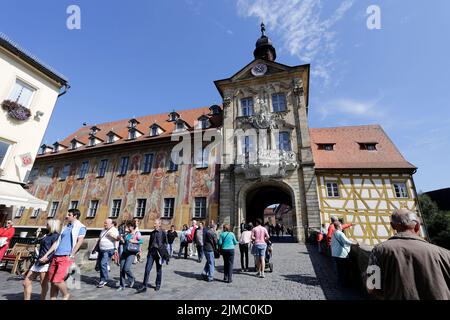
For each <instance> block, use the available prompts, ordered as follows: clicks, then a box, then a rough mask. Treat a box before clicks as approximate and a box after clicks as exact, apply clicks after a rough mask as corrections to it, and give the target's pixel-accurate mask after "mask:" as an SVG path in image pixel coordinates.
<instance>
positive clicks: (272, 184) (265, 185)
mask: <svg viewBox="0 0 450 320" xmlns="http://www.w3.org/2000/svg"><path fill="white" fill-rule="evenodd" d="M295 203H296V201H295V195H294V192H293V190H292V188H291V187H290V186H289V185H287V184H286V183H284V182H281V181H265V182H254V183H249V184H247V185H245V186H244V187H242V188H241V190H240V192H239V210H238V212H239V214H238V217H237V218H238V221H239V222H242V221H243V220H245V222H246V223H249V222H251V223H253V225H255V221H256V219H258V218H259V219H261V220H262V221H264V222H266V220H267V219H264V212H265V210H266V209H267V208H268V207H272V208H275V207H276V208H277V209H280V210H281V209H282V210H281V211H279V212H277V214H276V215H274V216H275V217H276V220H274V221H272V222H273V223H274V225H275V224H276V223H277V222H278V220H279V219H280V218H281V217H282V215H285V216H283V218H284V217H286V216H287V215H289V218H288V219H286V220H287V221H289V224H290V225H287V224H285V225H284V226H285V227H286V229H287V228H288V227H289V228H290V229H291V230H293V229H294V228H295V227H296V225H297V219H296V206H295ZM275 205H276V206H275ZM286 208H288V210H286ZM286 220H284V221H286ZM280 222H281V220H280ZM281 223H282V222H281Z"/></svg>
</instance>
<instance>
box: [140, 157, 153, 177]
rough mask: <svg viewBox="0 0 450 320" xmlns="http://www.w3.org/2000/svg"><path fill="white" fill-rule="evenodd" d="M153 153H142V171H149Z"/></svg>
mask: <svg viewBox="0 0 450 320" xmlns="http://www.w3.org/2000/svg"><path fill="white" fill-rule="evenodd" d="M153 158H154V156H153V153H148V154H145V155H144V160H143V164H142V173H150V172H151V171H152V166H153Z"/></svg>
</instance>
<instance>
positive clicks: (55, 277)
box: [40, 209, 86, 300]
mask: <svg viewBox="0 0 450 320" xmlns="http://www.w3.org/2000/svg"><path fill="white" fill-rule="evenodd" d="M80 216H81V213H80V211H79V210H78V209H70V210H69V211H68V212H67V215H66V217H65V220H66V221H68V222H69V223H68V224H67V226H66V227H65V228H64V229H63V231H62V232H61V235H60V237H59V239H58V241H56V242H55V243H54V244H53V245H52V247H51V248H50V250H48V251H47V253H46V254H45V255H44V256H43V257H42V258H41V259H40V260H41V262H42V263H45V262H46V261H48V256H49V255H50V254H51V253H52V252H55V254H54V256H53V259H52V262H51V264H50V268H49V270H48V277H49V280H50V282H51V289H50V298H51V299H52V300H55V299H56V298H57V297H58V292H61V293H62V295H63V299H64V300H68V299H69V297H70V294H69V292H68V289H67V285H66V283H65V277H66V275H67V272H68V270H69V268H70V266H71V265H72V264H73V263H74V262H75V255H76V254H77V252H78V249H79V248H80V246H81V244H82V243H83V240H84V237H85V235H86V226H84V225H83V224H82V223H81V222H80V221H78V219H79V218H80Z"/></svg>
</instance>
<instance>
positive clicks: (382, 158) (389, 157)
mask: <svg viewBox="0 0 450 320" xmlns="http://www.w3.org/2000/svg"><path fill="white" fill-rule="evenodd" d="M309 131H310V136H311V148H312V153H313V158H314V162H315V167H316V169H362V168H364V169H416V167H415V166H414V165H412V164H411V163H409V162H408V161H406V160H405V158H403V156H402V155H401V153H400V151H398V149H397V148H396V147H395V145H394V143H393V142H392V141H391V140H390V139H389V137H388V136H387V135H386V133H385V132H384V130H383V129H382V128H381V126H379V125H366V126H349V127H336V128H310V130H309ZM359 143H376V151H368V150H361V149H360V145H359ZM318 144H334V147H333V151H327V150H319V148H318Z"/></svg>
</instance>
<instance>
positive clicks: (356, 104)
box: [317, 98, 384, 120]
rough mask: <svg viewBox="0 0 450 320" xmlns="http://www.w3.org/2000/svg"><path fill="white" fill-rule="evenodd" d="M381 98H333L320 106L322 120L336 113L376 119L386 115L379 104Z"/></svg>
mask: <svg viewBox="0 0 450 320" xmlns="http://www.w3.org/2000/svg"><path fill="white" fill-rule="evenodd" d="M379 101H380V99H376V100H371V101H357V100H353V99H345V98H342V99H333V100H331V101H328V102H326V103H324V104H322V105H321V106H319V107H318V109H317V110H318V112H319V114H320V115H321V117H322V120H323V119H325V118H327V117H329V116H335V115H343V116H348V117H354V118H363V119H372V120H373V119H376V120H379V119H380V118H382V117H383V116H384V112H383V111H382V109H381V107H380V106H379Z"/></svg>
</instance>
